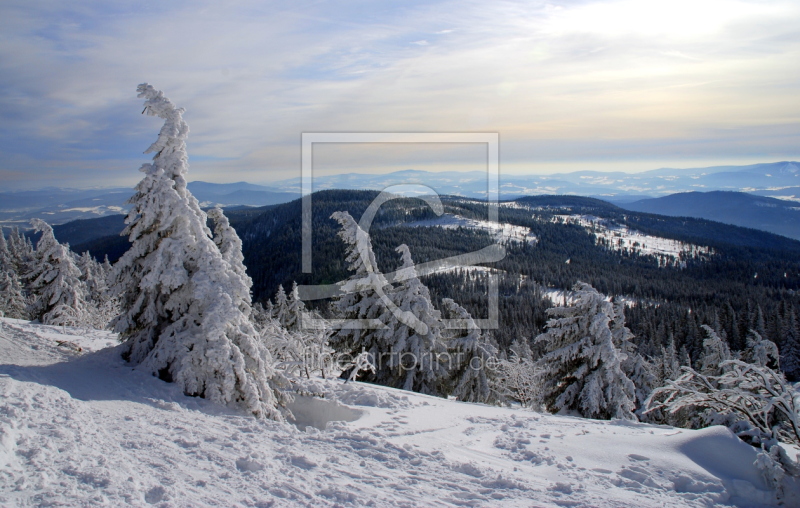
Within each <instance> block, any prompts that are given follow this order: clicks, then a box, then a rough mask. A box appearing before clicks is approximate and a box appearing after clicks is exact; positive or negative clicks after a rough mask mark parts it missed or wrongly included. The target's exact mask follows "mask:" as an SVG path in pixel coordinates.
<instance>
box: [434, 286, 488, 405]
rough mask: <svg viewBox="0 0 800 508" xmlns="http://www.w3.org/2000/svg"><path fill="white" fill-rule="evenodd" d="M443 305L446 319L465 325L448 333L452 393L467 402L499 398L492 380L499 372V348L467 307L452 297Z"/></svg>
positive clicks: (445, 299)
mask: <svg viewBox="0 0 800 508" xmlns="http://www.w3.org/2000/svg"><path fill="white" fill-rule="evenodd" d="M442 306H443V308H444V309H443V313H444V315H445V317H446V319H456V320H459V321H461V322H462V324H463V325H464V327H463V328H457V329H454V330H448V331H447V332H449V333H446V334H445V341H446V344H447V349H448V356H449V358H450V360H451V362H452V363H453V365H452V366H451V369H450V370H451V375H450V376H451V386H452V390H450V393H449V395H451V396H453V397H456V399H458V400H461V401H464V402H483V403H492V402H496V401H497V400H498V398H499V397H498V394H497V392H496V391H495V390H494V389H493V387H494V386H495V383H494V382H493V380H494V377H495V376H496V374H497V373H496V371H495V368H496V366H497V363H498V360H497V348H496V347H495V346H494V345H493V344H491V343H490V342H489V341H488V340H486V338H485V337H484V335H483V334H482V333H481V329H480V328H478V326H477V325H476V324H475V320H474V319H472V316H471V315H470V313H469V312H467V309H465V308H464V307H462V306H461V305H459V304H457V303H456V302H455V301H453V300H452V299H450V298H444V299H443V300H442Z"/></svg>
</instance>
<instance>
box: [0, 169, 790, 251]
mask: <svg viewBox="0 0 800 508" xmlns="http://www.w3.org/2000/svg"><path fill="white" fill-rule="evenodd" d="M402 184H423V185H425V186H427V187H430V188H432V189H434V190H435V191H436V192H437V193H438V194H440V195H451V196H463V197H469V198H485V197H486V191H487V175H486V173H484V172H480V171H474V172H457V171H450V172H439V173H431V172H426V171H417V170H412V169H409V170H405V171H397V172H394V173H389V174H383V175H373V174H362V173H349V174H341V175H334V176H320V177H315V178H314V179H313V181H312V188H313V190H314V191H319V190H330V189H350V190H382V189H384V188H386V187H388V186H390V185H402ZM407 189H408V190H409V192H420V191H419V189H413V188H411V187H407ZM189 190H191V192H192V194H194V196H195V197H196V198H197V199H198V200H199V201H200V203H201V205H202V206H204V207H211V206H215V205H220V206H224V207H233V206H265V205H274V204H280V203H286V202H289V201H292V200H293V199H296V198H298V197H299V196H300V191H301V180H300V178H292V179H289V180H283V181H279V182H273V183H271V184H270V185H269V186H265V185H256V184H252V183H247V182H237V183H229V184H217V183H208V182H200V181H197V182H191V183H189ZM423 190H424V189H423ZM715 191H732V192H737V193H748V194H749V195H752V196H753V199H751V200H749V201H747V198H746V197H742V196H738V197H736V196H727V195H725V196H722V195H720V196H717V195H710V196H709V197H707V198H703V197H702V196H707V195H708V193H709V192H715ZM132 193H133V190H132V189H126V188H113V189H92V190H75V189H43V190H40V191H25V192H5V193H0V225H3V226H13V225H19V226H20V227H23V228H27V227H28V223H29V221H30V219H31V218H33V217H39V218H42V219H45V220H46V221H48V222H49V223H51V224H54V225H55V224H64V223H67V222H70V221H73V220H76V219H88V218H95V217H102V216H107V215H114V214H120V213H124V212H125V211H126V210H127V205H126V204H125V201H126V200H127V199H128V198H129V197H130V196H131V195H132ZM686 193H689V194H691V193H694V194H696V195H694V196H689V197H681V198H677V197H676V198H674V199H672V200H665V201H658V203H656V202H652V201H649V200H651V199H660V198H663V197H665V196H669V195H673V194H686ZM545 194H554V195H577V196H589V197H596V198H599V199H603V200H606V201H610V202H612V203H615V204H617V205H620V206H623V207H634V206H635V207H638V208H629V209H631V210H633V209H636V210H647V211H653V212H654V213H662V214H667V215H683V216H692V217H700V218H706V219H711V220H717V221H720V222H726V223H729V224H735V225H739V226H745V227H753V228H758V229H762V230H764V231H770V232H773V233H778V234H782V235H786V236H790V237H792V238H798V230H797V226H795V223H796V222H797V215H798V213H797V210H796V209H795V208H796V207H797V206H800V205H797V204H795V203H800V162H794V161H783V162H771V163H764V164H753V165H750V166H716V167H708V168H695V169H671V168H664V169H656V170H653V171H645V172H643V173H622V172H614V173H608V172H600V171H581V172H576V173H564V174H552V175H528V176H517V175H502V174H501V178H500V198H501V199H504V200H509V199H515V198H518V197H522V196H531V195H545ZM756 196H761V197H763V198H778V199H777V200H773V201H770V200H769V199H764V200H758V199H756ZM691 203H694V204H692V205H691V206H689V205H690V204H691ZM649 207H656V208H649Z"/></svg>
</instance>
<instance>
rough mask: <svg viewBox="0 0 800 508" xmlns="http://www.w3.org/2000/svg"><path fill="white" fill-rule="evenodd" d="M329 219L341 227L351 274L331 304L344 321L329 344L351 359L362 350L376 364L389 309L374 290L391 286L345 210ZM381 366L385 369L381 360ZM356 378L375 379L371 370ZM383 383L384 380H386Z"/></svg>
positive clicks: (382, 349) (383, 346)
mask: <svg viewBox="0 0 800 508" xmlns="http://www.w3.org/2000/svg"><path fill="white" fill-rule="evenodd" d="M331 218H332V219H334V220H336V221H337V222H339V224H340V225H341V227H342V229H341V230H340V231H339V233H338V236H339V238H341V239H342V241H343V242H344V243H345V252H346V256H347V257H346V258H345V260H346V262H347V263H348V266H347V268H348V269H349V270H351V271H353V272H354V273H353V274H352V275H351V276H350V278H349V279H348V280H347V282H346V283H345V285H344V287H343V288H342V289H343V291H344V293H343V294H342V296H340V297H339V298H337V299H336V301H335V302H334V303H333V309H334V310H335V311H336V313H337V315H338V316H337V317H339V318H341V319H344V320H346V321H345V323H346V324H345V326H343V327H340V328H338V329H337V330H336V331H335V332H334V333H333V335H332V336H331V338H330V345H331V347H332V348H333V349H334V350H335V351H336V352H337V353H340V354H342V355H344V356H349V358H350V360H351V361H352V360H353V359H354V358H356V357H357V356H358V355H359V354H361V352H362V350H363V351H365V352H366V353H368V354H370V355H372V358H373V364H374V365H377V364H378V359H379V355H380V354H382V353H384V352H386V351H389V349H388V348H387V345H386V344H385V343H384V342H383V341H382V337H383V335H384V334H383V333H382V332H383V330H381V329H382V328H384V327H386V325H387V323H389V322H390V321H391V320H392V315H391V311H390V310H389V308H388V307H387V306H386V305H385V304H384V302H382V301H381V298H380V295H379V293H378V291H380V292H381V293H382V294H383V295H384V296H385V295H386V292H388V291H390V290H391V286H390V285H389V283H388V282H387V281H386V278H385V277H384V276H383V274H381V273H380V272H379V271H378V270H377V266H378V265H377V262H376V261H375V254H374V253H373V251H372V242H371V241H370V238H369V235H368V234H367V233H366V232H364V231H363V230H362V229H361V228H360V227H359V226H358V223H357V222H356V221H355V219H353V217H351V216H350V214H349V213H347V212H335V213H334V214H333V215H331ZM381 366H382V367H383V368H384V369H385V368H386V364H385V363H382V364H381ZM381 372H382V373H383V371H381ZM346 374H348V373H347V372H345V373H343V375H346ZM357 379H358V380H360V381H369V382H379V381H378V380H377V379H376V378H375V375H374V374H371V373H370V374H364V375H362V377H359V378H357ZM385 383H388V379H387V380H385ZM385 383H382V384H385Z"/></svg>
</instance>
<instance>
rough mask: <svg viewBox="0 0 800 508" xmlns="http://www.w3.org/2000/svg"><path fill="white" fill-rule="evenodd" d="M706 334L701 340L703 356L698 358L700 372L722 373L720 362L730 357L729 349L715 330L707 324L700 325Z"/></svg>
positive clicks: (706, 373) (714, 374)
mask: <svg viewBox="0 0 800 508" xmlns="http://www.w3.org/2000/svg"><path fill="white" fill-rule="evenodd" d="M702 328H703V330H705V331H706V335H708V336H707V337H706V338H705V339H704V340H703V357H702V358H701V359H700V372H701V373H703V374H705V375H707V376H716V375H719V374H721V373H722V364H723V362H726V361H728V360H730V359H731V350H730V348H729V347H728V345H727V344H726V343H725V341H723V340H722V338H721V337H720V336H719V335H718V334H717V332H716V330H714V329H713V328H711V327H710V326H708V325H703V326H702Z"/></svg>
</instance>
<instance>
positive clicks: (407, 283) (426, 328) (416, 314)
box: [377, 244, 466, 396]
mask: <svg viewBox="0 0 800 508" xmlns="http://www.w3.org/2000/svg"><path fill="white" fill-rule="evenodd" d="M396 251H397V253H399V254H400V258H401V266H400V270H398V274H397V277H396V280H397V281H398V286H397V287H396V288H395V289H393V290H392V291H391V292H390V295H389V297H390V299H391V302H392V303H393V304H394V305H395V306H396V310H397V311H399V312H394V313H392V314H391V321H390V323H389V326H388V327H386V328H384V329H382V330H379V331H378V334H379V335H380V336H381V342H382V343H383V344H385V346H388V347H385V348H384V349H383V350H382V351H381V353H382V356H385V354H384V353H388V356H389V358H390V360H389V365H388V367H389V368H390V369H391V371H392V373H391V374H389V373H388V372H387V374H389V376H390V378H391V381H390V382H389V386H395V387H397V388H403V389H404V390H411V391H415V392H421V393H427V394H430V395H439V396H444V395H446V390H447V389H446V386H445V384H446V380H447V377H448V366H447V365H446V364H444V363H443V362H442V359H443V358H445V357H446V352H447V349H446V347H445V345H444V342H443V341H442V331H443V325H442V316H441V313H440V312H439V311H438V310H436V309H435V308H434V306H433V303H432V302H431V295H430V292H429V291H428V288H427V287H426V286H425V285H424V284H423V283H422V282H421V281H420V280H419V277H418V276H417V271H416V268H415V267H414V262H413V260H412V259H411V253H410V251H409V250H408V246H407V245H405V244H403V245H400V246H399V247H398V248H397V249H396ZM398 314H399V315H398ZM379 360H383V358H380V359H379ZM380 363H381V362H380V361H379V362H378V366H377V368H378V370H380V369H381V365H380ZM465 382H466V381H465ZM464 389H465V390H466V387H465V388H464ZM465 394H466V392H465Z"/></svg>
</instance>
